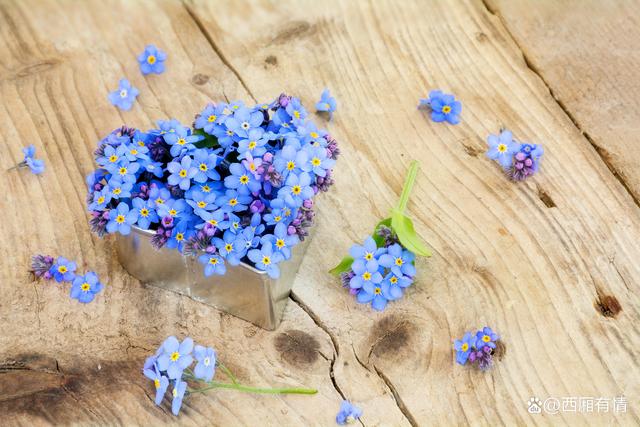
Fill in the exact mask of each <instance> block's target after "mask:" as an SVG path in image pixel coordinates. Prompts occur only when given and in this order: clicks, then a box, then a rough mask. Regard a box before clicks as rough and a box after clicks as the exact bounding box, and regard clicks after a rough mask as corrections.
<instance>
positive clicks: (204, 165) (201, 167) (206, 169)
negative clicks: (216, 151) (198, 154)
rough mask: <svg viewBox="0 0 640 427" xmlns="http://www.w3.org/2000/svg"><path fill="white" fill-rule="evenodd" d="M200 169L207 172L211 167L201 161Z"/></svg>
mask: <svg viewBox="0 0 640 427" xmlns="http://www.w3.org/2000/svg"><path fill="white" fill-rule="evenodd" d="M200 170H201V171H202V172H206V171H208V170H209V168H208V167H207V165H206V164H205V163H200Z"/></svg>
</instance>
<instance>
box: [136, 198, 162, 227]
mask: <svg viewBox="0 0 640 427" xmlns="http://www.w3.org/2000/svg"><path fill="white" fill-rule="evenodd" d="M131 204H132V205H133V208H134V209H136V210H137V211H138V220H137V221H138V227H140V228H142V229H143V230H147V229H149V226H150V225H151V223H154V222H159V218H158V214H157V213H156V205H155V203H154V202H153V201H151V200H143V199H141V198H140V197H136V198H135V199H133V200H132V201H131Z"/></svg>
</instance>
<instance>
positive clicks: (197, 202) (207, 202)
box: [186, 190, 217, 217]
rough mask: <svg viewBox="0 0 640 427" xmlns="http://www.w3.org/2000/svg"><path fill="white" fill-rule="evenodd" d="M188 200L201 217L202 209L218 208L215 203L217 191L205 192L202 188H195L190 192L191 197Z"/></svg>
mask: <svg viewBox="0 0 640 427" xmlns="http://www.w3.org/2000/svg"><path fill="white" fill-rule="evenodd" d="M186 201H187V203H188V204H189V206H191V207H192V208H193V210H194V212H195V213H196V215H198V216H200V217H202V216H201V214H200V212H201V211H203V210H204V211H212V210H215V209H216V208H217V206H216V205H215V201H216V194H215V193H204V192H202V191H201V190H195V191H192V192H191V193H190V194H189V198H188V199H186Z"/></svg>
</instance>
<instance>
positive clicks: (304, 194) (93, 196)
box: [87, 94, 339, 278]
mask: <svg viewBox="0 0 640 427" xmlns="http://www.w3.org/2000/svg"><path fill="white" fill-rule="evenodd" d="M338 154H339V150H338V144H337V142H336V141H335V140H334V139H333V138H332V137H331V136H330V135H329V134H328V133H327V132H326V131H324V130H319V129H318V128H316V126H315V125H314V124H313V122H311V121H310V120H308V119H307V112H306V110H305V109H304V107H303V106H302V104H301V103H300V100H299V99H297V98H294V97H290V96H287V95H285V94H282V95H280V96H279V97H278V99H276V100H275V101H274V102H272V103H270V104H269V103H265V104H259V105H256V106H253V107H248V106H245V105H244V104H243V103H242V102H232V103H230V104H227V103H219V104H215V105H214V104H211V105H208V106H207V107H206V108H205V109H204V110H203V111H202V112H201V113H200V114H198V115H197V116H196V118H195V122H194V123H193V126H192V127H189V126H183V125H181V124H180V123H179V122H178V121H177V120H168V121H159V122H158V128H157V129H151V130H148V131H146V132H142V131H140V130H137V129H133V128H128V127H122V128H120V129H117V130H115V131H113V132H112V133H111V134H109V135H108V136H107V137H106V138H104V139H103V140H101V141H100V142H99V143H98V148H97V150H96V152H95V155H96V162H97V163H98V165H99V166H100V167H99V168H98V169H97V170H96V171H94V172H93V173H91V174H89V176H88V177H87V185H88V187H89V194H88V197H87V203H88V208H89V212H90V214H91V220H90V224H91V228H92V231H94V232H95V233H97V234H98V235H99V236H103V235H104V234H106V233H116V232H118V233H121V234H123V235H127V234H129V233H130V231H131V227H132V226H136V227H138V228H140V229H143V230H154V231H155V235H154V236H153V239H152V243H153V245H154V246H155V247H157V248H161V247H165V246H166V247H168V248H174V249H177V250H179V251H180V252H181V253H183V254H185V255H190V256H198V259H199V261H200V262H201V263H202V264H203V265H204V272H205V275H206V276H210V275H212V274H220V275H223V274H225V272H226V267H225V264H226V263H228V264H229V265H238V264H240V263H241V262H247V263H250V264H251V265H254V266H255V267H256V268H258V269H259V270H262V271H266V272H267V273H268V274H269V276H270V277H272V278H277V277H278V276H279V274H280V272H279V268H278V263H280V262H281V261H283V260H286V259H288V258H290V257H291V248H292V247H293V246H295V245H296V244H297V243H298V242H299V241H300V240H304V238H305V236H307V234H308V229H309V227H310V226H311V225H312V222H313V218H314V211H313V198H314V196H315V195H316V194H317V193H318V192H320V191H327V190H328V189H329V187H330V186H331V185H332V184H333V180H332V177H331V173H332V167H333V166H334V164H335V161H336V158H337V157H338Z"/></svg>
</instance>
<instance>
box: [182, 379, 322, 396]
mask: <svg viewBox="0 0 640 427" xmlns="http://www.w3.org/2000/svg"><path fill="white" fill-rule="evenodd" d="M208 384H210V385H209V386H208V387H203V388H196V389H189V393H203V392H205V391H207V390H211V389H214V388H227V389H231V390H238V391H245V392H248V393H264V394H316V393H317V392H318V390H316V389H313V388H260V387H249V386H246V385H242V384H228V383H219V382H213V381H212V382H210V383H208Z"/></svg>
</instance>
